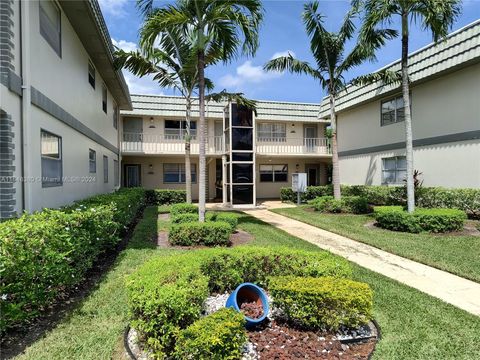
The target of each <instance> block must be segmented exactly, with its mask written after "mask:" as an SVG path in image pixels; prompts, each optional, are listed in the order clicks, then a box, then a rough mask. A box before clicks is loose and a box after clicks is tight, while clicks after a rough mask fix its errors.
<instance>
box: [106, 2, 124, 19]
mask: <svg viewBox="0 0 480 360" xmlns="http://www.w3.org/2000/svg"><path fill="white" fill-rule="evenodd" d="M99 3H100V8H101V9H102V12H103V13H104V14H108V15H111V16H114V17H123V16H125V15H127V11H126V10H125V5H127V3H128V0H99Z"/></svg>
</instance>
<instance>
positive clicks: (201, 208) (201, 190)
mask: <svg viewBox="0 0 480 360" xmlns="http://www.w3.org/2000/svg"><path fill="white" fill-rule="evenodd" d="M197 66H198V93H199V94H198V97H199V101H198V102H199V107H200V119H199V129H198V131H199V133H198V142H199V174H198V219H199V221H200V222H204V221H205V193H206V159H205V138H206V130H207V127H206V124H205V53H204V52H203V51H199V52H198V65H197Z"/></svg>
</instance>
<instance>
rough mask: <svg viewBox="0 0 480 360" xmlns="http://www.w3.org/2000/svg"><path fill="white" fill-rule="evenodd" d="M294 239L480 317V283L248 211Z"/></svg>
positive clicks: (282, 218) (272, 215) (268, 214)
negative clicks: (315, 246) (310, 244)
mask: <svg viewBox="0 0 480 360" xmlns="http://www.w3.org/2000/svg"><path fill="white" fill-rule="evenodd" d="M244 212H245V213H246V214H248V215H251V216H254V217H256V218H257V219H260V220H262V221H264V222H266V223H269V224H271V225H273V226H275V227H277V228H279V229H281V230H283V231H285V232H287V233H289V234H291V235H293V236H296V237H298V238H300V239H303V240H306V241H308V242H310V243H312V244H315V245H317V246H318V247H320V248H322V249H325V250H328V251H330V252H332V253H334V254H337V255H340V256H342V257H344V258H346V259H348V260H350V261H352V262H354V263H356V264H358V265H360V266H362V267H364V268H367V269H369V270H372V271H375V272H377V273H379V274H382V275H385V276H388V277H389V278H391V279H394V280H397V281H399V282H401V283H403V284H405V285H408V286H410V287H413V288H415V289H417V290H420V291H423V292H424V293H427V294H429V295H431V296H434V297H436V298H439V299H441V300H443V301H445V302H447V303H449V304H452V305H454V306H456V307H458V308H460V309H463V310H465V311H468V312H469V313H472V314H474V315H477V316H480V284H478V283H476V282H473V281H470V280H466V279H464V278H461V277H459V276H456V275H452V274H450V273H447V272H445V271H441V270H438V269H435V268H432V267H430V266H427V265H423V264H420V263H417V262H415V261H412V260H408V259H405V258H402V257H400V256H397V255H393V254H390V253H388V252H386V251H383V250H380V249H377V248H375V247H373V246H370V245H366V244H362V243H360V242H357V241H354V240H352V239H349V238H346V237H344V236H341V235H337V234H334V233H332V232H329V231H326V230H322V229H319V228H317V227H315V226H312V225H308V224H305V223H303V222H300V221H297V220H294V219H290V218H288V217H286V216H283V215H279V214H275V213H273V212H271V211H268V210H266V209H254V210H244Z"/></svg>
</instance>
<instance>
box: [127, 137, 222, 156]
mask: <svg viewBox="0 0 480 360" xmlns="http://www.w3.org/2000/svg"><path fill="white" fill-rule="evenodd" d="M198 145H199V144H198V139H197V137H192V141H191V145H190V152H191V153H192V154H198V152H199V146H198ZM223 148H224V146H223V137H222V136H209V137H207V154H221V153H223V152H224V150H223ZM122 152H124V153H143V154H184V153H185V141H184V139H182V138H181V137H180V136H179V135H161V134H145V133H123V138H122Z"/></svg>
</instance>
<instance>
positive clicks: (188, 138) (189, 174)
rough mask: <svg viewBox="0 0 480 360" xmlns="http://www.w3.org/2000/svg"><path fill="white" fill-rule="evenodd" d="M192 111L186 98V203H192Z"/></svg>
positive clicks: (189, 101)
mask: <svg viewBox="0 0 480 360" xmlns="http://www.w3.org/2000/svg"><path fill="white" fill-rule="evenodd" d="M191 112H192V102H191V100H190V98H188V99H187V111H186V114H185V123H186V126H185V132H186V134H185V190H186V192H187V203H189V204H191V203H192V171H191V168H192V165H191V162H190V142H191V139H192V136H191V132H190V118H191Z"/></svg>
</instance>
